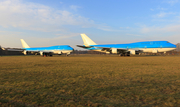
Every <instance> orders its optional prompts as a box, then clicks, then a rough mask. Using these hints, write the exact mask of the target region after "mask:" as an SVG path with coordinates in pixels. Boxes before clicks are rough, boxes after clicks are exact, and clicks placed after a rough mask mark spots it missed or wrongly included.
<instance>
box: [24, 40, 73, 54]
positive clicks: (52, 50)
mask: <svg viewBox="0 0 180 107" xmlns="http://www.w3.org/2000/svg"><path fill="white" fill-rule="evenodd" d="M21 43H22V47H23V48H22V50H23V53H24V55H27V53H28V52H31V53H34V54H35V55H37V54H40V55H42V56H53V55H54V54H58V55H61V54H64V53H65V54H66V55H67V56H68V55H70V53H71V52H72V51H74V49H73V48H72V47H70V46H69V45H56V46H49V47H32V48H30V47H29V45H28V44H27V43H26V42H25V41H24V40H23V39H21Z"/></svg>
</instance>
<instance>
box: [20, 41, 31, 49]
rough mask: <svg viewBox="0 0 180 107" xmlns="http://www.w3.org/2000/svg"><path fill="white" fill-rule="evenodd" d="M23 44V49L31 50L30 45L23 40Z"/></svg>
mask: <svg viewBox="0 0 180 107" xmlns="http://www.w3.org/2000/svg"><path fill="white" fill-rule="evenodd" d="M21 43H22V47H23V48H30V47H29V45H28V44H27V43H26V42H25V41H24V40H23V39H21Z"/></svg>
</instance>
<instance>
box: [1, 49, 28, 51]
mask: <svg viewBox="0 0 180 107" xmlns="http://www.w3.org/2000/svg"><path fill="white" fill-rule="evenodd" d="M4 50H7V51H24V50H25V49H19V48H4Z"/></svg>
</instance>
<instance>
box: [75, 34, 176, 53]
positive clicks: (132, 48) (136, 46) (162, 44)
mask: <svg viewBox="0 0 180 107" xmlns="http://www.w3.org/2000/svg"><path fill="white" fill-rule="evenodd" d="M81 37H82V40H83V42H84V45H76V46H78V47H81V48H85V49H88V50H93V51H99V52H104V53H111V54H119V56H131V55H140V54H141V53H144V52H150V53H153V54H157V53H158V52H164V53H166V52H167V51H171V50H174V49H176V45H174V44H172V43H170V42H168V41H144V42H135V43H127V44H101V45H97V44H96V43H95V42H94V41H92V40H91V39H90V38H89V37H88V36H87V35H86V34H81Z"/></svg>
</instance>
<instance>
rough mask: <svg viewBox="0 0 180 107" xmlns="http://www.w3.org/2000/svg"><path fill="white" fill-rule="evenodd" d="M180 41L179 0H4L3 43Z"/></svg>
mask: <svg viewBox="0 0 180 107" xmlns="http://www.w3.org/2000/svg"><path fill="white" fill-rule="evenodd" d="M81 33H85V34H86V35H87V36H89V37H90V38H91V39H92V40H93V41H94V42H95V43H97V44H110V43H112V44H114V43H116V44H121V43H132V42H139V41H152V40H155V41H158V40H166V41H169V42H171V43H174V44H176V43H180V0H0V45H1V46H2V47H12V48H22V46H21V42H20V39H24V40H25V41H26V42H27V44H28V45H29V46H30V47H41V46H43V47H44V46H53V45H70V46H71V47H73V48H75V49H78V50H80V49H81V48H77V47H76V45H82V44H83V41H82V39H81V36H80V34H81Z"/></svg>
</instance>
